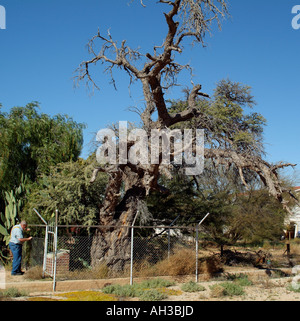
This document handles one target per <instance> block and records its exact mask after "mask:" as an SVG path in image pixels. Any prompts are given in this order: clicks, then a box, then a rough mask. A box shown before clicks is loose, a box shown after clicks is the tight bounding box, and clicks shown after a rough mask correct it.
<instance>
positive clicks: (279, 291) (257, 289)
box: [6, 268, 300, 301]
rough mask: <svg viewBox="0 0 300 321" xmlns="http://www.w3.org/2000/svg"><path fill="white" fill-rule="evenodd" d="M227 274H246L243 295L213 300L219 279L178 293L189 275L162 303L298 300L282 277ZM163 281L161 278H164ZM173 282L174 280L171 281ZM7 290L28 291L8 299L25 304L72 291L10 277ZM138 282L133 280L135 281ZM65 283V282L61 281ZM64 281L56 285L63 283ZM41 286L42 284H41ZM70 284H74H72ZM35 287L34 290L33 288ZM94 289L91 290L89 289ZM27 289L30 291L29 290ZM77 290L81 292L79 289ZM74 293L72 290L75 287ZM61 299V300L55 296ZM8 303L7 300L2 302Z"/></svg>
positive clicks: (86, 285)
mask: <svg viewBox="0 0 300 321" xmlns="http://www.w3.org/2000/svg"><path fill="white" fill-rule="evenodd" d="M228 273H232V274H240V273H242V274H247V275H248V279H249V280H251V282H252V285H249V286H245V287H243V289H244V292H245V294H243V295H239V296H220V297H215V296H213V294H212V291H211V286H212V285H215V284H219V283H222V282H225V280H224V279H223V278H220V280H209V281H201V280H200V281H199V284H200V285H202V286H203V287H204V288H205V290H204V291H199V292H193V293H188V292H184V291H182V290H181V286H182V285H183V284H184V283H186V282H188V281H194V277H193V276H189V277H181V278H175V282H176V285H174V286H172V287H170V288H168V289H172V290H176V292H177V293H176V295H168V298H167V299H165V300H163V301H300V293H297V292H294V291H291V290H289V289H288V288H289V285H290V284H291V282H292V280H293V277H284V278H275V277H273V276H268V275H267V274H266V273H265V271H263V270H262V271H261V270H256V269H246V268H245V269H241V268H240V269H238V270H237V269H236V268H230V269H229V270H228ZM164 278H165V277H164ZM173 279H174V278H173ZM7 281H8V287H16V288H19V289H21V290H22V289H25V290H26V289H29V291H28V290H26V292H27V293H28V294H29V295H28V297H19V298H14V299H11V300H18V301H20V300H21V301H27V300H28V299H31V298H34V297H38V298H41V299H42V298H44V299H45V300H47V299H49V298H50V299H51V298H52V299H53V298H56V299H57V297H56V294H58V293H59V294H61V293H66V292H68V291H71V290H72V291H74V287H69V288H68V287H67V286H66V287H65V288H64V287H63V286H62V284H61V286H60V291H57V292H52V291H51V289H50V288H51V287H52V281H44V282H36V281H31V282H29V281H28V280H26V279H25V278H24V277H23V276H18V277H11V276H8V278H7ZM105 281H106V282H107V281H109V282H113V283H117V284H128V279H127V280H105ZM138 281H139V280H135V282H138ZM64 282H65V281H64ZM64 282H58V284H59V283H64ZM43 283H44V284H43ZM72 283H73V284H75V283H76V281H75V282H74V281H73V282H72ZM78 284H79V285H80V286H78V291H81V290H82V289H83V288H84V289H85V290H90V291H91V290H96V291H100V289H101V287H103V285H104V284H103V285H102V286H101V284H99V287H100V288H99V287H96V285H95V280H93V286H90V284H89V281H87V280H85V283H81V282H78ZM37 285H38V287H37ZM93 287H94V288H93ZM30 289H31V290H30ZM80 289H81V290H80ZM75 291H76V287H75ZM59 299H62V297H59ZM6 300H9V299H6ZM122 300H123V301H138V300H139V299H138V298H123V299H122Z"/></svg>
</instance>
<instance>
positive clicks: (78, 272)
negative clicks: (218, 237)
mask: <svg viewBox="0 0 300 321" xmlns="http://www.w3.org/2000/svg"><path fill="white" fill-rule="evenodd" d="M126 228H127V229H128V227H126ZM36 230H37V229H36ZM96 231H97V227H93V228H87V227H84V226H77V227H72V228H70V227H65V226H64V227H60V226H59V227H58V237H57V255H56V275H55V276H56V280H57V281H62V280H84V279H108V278H124V277H125V278H128V277H140V276H145V277H150V276H160V275H161V276H163V275H172V273H174V274H176V275H184V274H193V273H195V266H196V264H195V263H196V262H195V261H196V260H195V249H196V246H195V244H196V241H195V233H194V230H188V229H186V227H184V228H180V227H178V228H172V229H167V228H164V229H149V228H144V227H140V226H139V227H134V228H133V233H132V234H133V235H134V237H133V238H131V237H130V233H129V237H126V238H124V239H123V240H122V242H120V239H117V238H116V239H115V240H112V243H111V244H109V247H108V249H107V251H106V253H105V254H104V255H103V257H102V258H100V259H99V257H97V260H96V259H95V255H96V254H95V253H96V250H97V248H96V249H95V244H96V243H95V242H96ZM39 232H40V233H38V232H37V231H36V232H35V234H36V237H34V238H33V240H32V244H31V248H30V255H29V259H28V267H27V268H31V267H33V266H42V265H43V255H44V251H45V241H47V240H46V238H45V227H41V228H40V231H39ZM48 232H50V233H48V242H47V243H48V246H47V249H46V258H47V261H46V270H45V273H46V275H48V276H51V277H53V273H54V251H55V239H54V234H53V233H52V230H51V229H50V230H49V231H48ZM40 235H41V237H40ZM106 255H107V256H109V257H110V258H115V260H112V259H110V261H106V257H105V256H106ZM178 259H180V260H181V261H182V260H183V262H182V263H181V264H179V263H178ZM187 260H188V261H189V262H187ZM121 261H122V264H119V263H120V262H121ZM95 262H96V263H95ZM175 262H177V263H175ZM116 267H118V268H116Z"/></svg>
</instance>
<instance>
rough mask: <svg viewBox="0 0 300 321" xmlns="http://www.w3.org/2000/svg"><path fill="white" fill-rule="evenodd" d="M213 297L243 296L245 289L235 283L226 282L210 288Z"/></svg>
mask: <svg viewBox="0 0 300 321" xmlns="http://www.w3.org/2000/svg"><path fill="white" fill-rule="evenodd" d="M210 289H211V291H212V296H213V297H220V296H236V295H243V294H244V293H245V292H244V289H243V288H242V287H241V286H240V285H238V284H236V283H234V282H224V283H220V284H216V285H213V286H211V287H210Z"/></svg>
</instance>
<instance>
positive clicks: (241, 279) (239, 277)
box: [227, 273, 253, 286]
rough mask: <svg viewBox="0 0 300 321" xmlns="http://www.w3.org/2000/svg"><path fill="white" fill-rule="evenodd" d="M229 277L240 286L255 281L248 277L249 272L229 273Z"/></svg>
mask: <svg viewBox="0 0 300 321" xmlns="http://www.w3.org/2000/svg"><path fill="white" fill-rule="evenodd" d="M227 279H228V280H230V281H233V282H235V283H237V284H238V285H240V286H249V285H252V284H253V283H252V282H251V281H250V280H249V279H248V275H247V274H243V273H241V274H228V275H227Z"/></svg>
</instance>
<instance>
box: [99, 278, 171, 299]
mask: <svg viewBox="0 0 300 321" xmlns="http://www.w3.org/2000/svg"><path fill="white" fill-rule="evenodd" d="M171 285H174V282H171V281H168V280H164V279H153V280H146V281H143V282H141V283H136V284H133V285H123V286H122V285H119V284H116V285H108V286H106V287H104V288H103V289H102V292H103V293H106V294H115V295H117V296H120V297H139V298H141V299H142V300H143V301H151V300H153V301H155V300H156V299H155V298H160V297H162V298H166V295H165V294H163V293H161V292H159V291H157V290H155V291H154V290H153V289H158V288H164V287H169V286H171ZM152 290H153V291H152ZM148 298H149V300H148ZM150 298H152V299H150ZM153 298H154V299H153ZM158 300H160V299H158Z"/></svg>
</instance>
